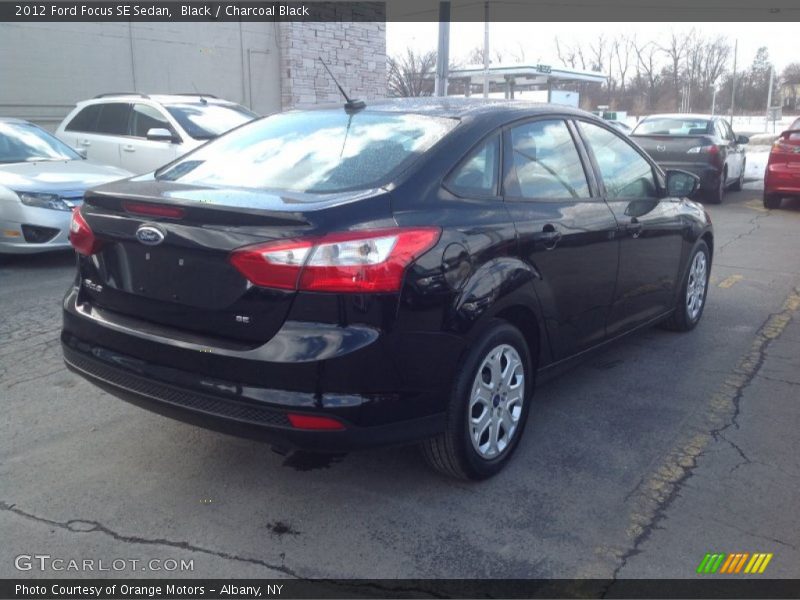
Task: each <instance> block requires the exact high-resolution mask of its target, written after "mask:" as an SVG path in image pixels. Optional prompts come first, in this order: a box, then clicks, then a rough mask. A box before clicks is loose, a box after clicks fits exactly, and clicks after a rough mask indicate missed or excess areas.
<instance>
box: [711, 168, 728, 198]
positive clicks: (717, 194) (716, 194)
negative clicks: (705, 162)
mask: <svg viewBox="0 0 800 600" xmlns="http://www.w3.org/2000/svg"><path fill="white" fill-rule="evenodd" d="M727 178H728V172H727V171H722V173H721V174H720V176H719V184H717V187H716V188H715V189H713V190H709V191H708V195H707V198H708V203H709V204H722V199H723V198H724V197H725V180H726V179H727Z"/></svg>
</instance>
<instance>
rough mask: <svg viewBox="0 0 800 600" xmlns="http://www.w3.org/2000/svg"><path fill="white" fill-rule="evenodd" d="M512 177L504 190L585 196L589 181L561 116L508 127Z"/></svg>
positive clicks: (525, 195)
mask: <svg viewBox="0 0 800 600" xmlns="http://www.w3.org/2000/svg"><path fill="white" fill-rule="evenodd" d="M511 161H512V171H513V174H514V175H515V177H512V178H511V181H510V184H509V185H508V186H507V189H506V192H507V194H508V195H509V196H521V197H523V198H563V199H570V198H588V197H589V196H590V193H589V184H588V183H587V181H586V173H585V172H584V170H583V165H582V163H581V158H580V155H579V154H578V150H577V148H576V147H575V142H574V141H573V139H572V135H571V134H570V132H569V129H568V128H567V124H566V123H565V122H564V121H561V120H552V121H533V122H531V123H526V124H525V125H520V126H518V127H514V128H513V129H512V130H511Z"/></svg>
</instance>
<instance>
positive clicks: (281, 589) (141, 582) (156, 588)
mask: <svg viewBox="0 0 800 600" xmlns="http://www.w3.org/2000/svg"><path fill="white" fill-rule="evenodd" d="M0 598H14V599H25V600H51V599H53V600H55V599H60V600H83V599H89V598H91V599H97V598H110V599H113V600H116V599H134V598H144V599H148V600H177V599H184V598H185V599H191V600H195V599H206V600H216V599H222V598H224V599H226V600H249V599H252V598H259V599H270V598H283V599H289V600H292V599H298V600H305V599H310V598H318V599H320V600H325V599H328V598H337V599H338V598H510V599H513V598H659V599H660V598H686V599H690V598H691V599H694V598H753V599H760V598H800V585H798V581H797V580H791V579H760V578H756V579H754V578H752V577H741V578H726V579H722V578H714V577H698V578H696V579H661V580H656V579H618V580H611V579H608V580H603V579H510V580H502V579H341V580H336V579H268V580H266V579H265V580H261V579H242V580H224V579H202V580H201V579H173V580H165V579H117V580H114V579H38V580H33V579H4V580H0Z"/></svg>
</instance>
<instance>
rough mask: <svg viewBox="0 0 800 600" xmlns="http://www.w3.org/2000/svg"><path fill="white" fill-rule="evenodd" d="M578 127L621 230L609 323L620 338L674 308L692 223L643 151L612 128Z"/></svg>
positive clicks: (609, 328) (584, 124)
mask: <svg viewBox="0 0 800 600" xmlns="http://www.w3.org/2000/svg"><path fill="white" fill-rule="evenodd" d="M576 124H577V128H578V130H579V131H580V134H581V138H582V140H583V143H584V144H585V146H586V149H587V151H588V153H589V155H590V157H591V160H592V163H593V164H594V167H595V172H596V173H597V174H598V175H599V178H600V185H601V189H602V191H603V194H604V197H605V201H606V203H607V205H608V206H609V207H610V208H611V210H612V211H613V213H614V216H615V218H616V220H617V222H618V223H619V226H620V228H619V236H618V239H619V271H618V274H617V288H616V292H615V293H614V300H613V303H612V304H611V310H610V311H609V314H608V322H607V325H606V329H607V332H608V335H609V336H614V335H618V334H621V333H624V332H625V331H629V330H631V329H634V328H636V327H638V326H639V325H642V324H644V323H647V322H649V321H651V320H652V319H654V318H656V317H658V316H660V315H662V314H664V313H666V312H667V311H669V310H670V309H671V308H672V307H673V306H674V298H675V294H676V293H677V290H676V286H677V285H679V264H680V257H681V251H682V246H683V234H684V232H685V228H686V225H685V224H684V222H683V220H682V218H681V216H680V199H676V198H662V196H663V194H664V192H663V191H662V190H663V187H664V186H663V184H662V182H661V175H660V173H659V172H658V171H657V169H656V167H655V165H654V164H653V163H651V162H650V161H649V160H648V159H647V158H646V157H645V156H644V153H643V152H642V151H641V150H640V149H638V148H636V147H635V146H634V145H632V144H631V143H630V142H629V141H628V140H627V139H626V138H625V137H624V136H622V135H620V134H618V133H617V132H615V131H613V130H612V129H611V128H608V127H603V126H600V125H599V124H596V123H593V122H588V121H582V120H579V121H577V123H576Z"/></svg>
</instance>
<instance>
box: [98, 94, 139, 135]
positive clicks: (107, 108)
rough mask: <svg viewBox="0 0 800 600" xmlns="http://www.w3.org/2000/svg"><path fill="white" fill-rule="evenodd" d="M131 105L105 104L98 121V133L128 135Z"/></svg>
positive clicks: (124, 103)
mask: <svg viewBox="0 0 800 600" xmlns="http://www.w3.org/2000/svg"><path fill="white" fill-rule="evenodd" d="M130 110H131V105H130V104H128V103H127V102H111V103H109V104H103V105H102V108H101V109H100V116H99V118H98V119H97V133H104V134H107V135H128V115H129V114H130Z"/></svg>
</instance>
